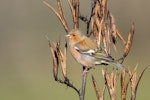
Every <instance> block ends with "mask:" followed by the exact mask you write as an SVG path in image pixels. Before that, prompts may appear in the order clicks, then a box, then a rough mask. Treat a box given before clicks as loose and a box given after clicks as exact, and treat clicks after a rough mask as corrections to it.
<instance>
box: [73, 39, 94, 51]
mask: <svg viewBox="0 0 150 100" xmlns="http://www.w3.org/2000/svg"><path fill="white" fill-rule="evenodd" d="M83 45H84V46H83ZM75 46H76V47H77V48H79V49H80V50H81V51H83V52H86V51H89V50H91V49H92V50H96V49H97V47H96V44H95V43H94V42H93V41H92V40H91V39H90V38H88V37H83V38H82V39H81V40H80V41H78V43H76V45H75Z"/></svg>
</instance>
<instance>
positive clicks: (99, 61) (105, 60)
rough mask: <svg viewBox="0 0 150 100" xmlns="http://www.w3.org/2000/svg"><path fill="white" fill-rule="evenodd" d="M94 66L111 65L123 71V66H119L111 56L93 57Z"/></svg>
mask: <svg viewBox="0 0 150 100" xmlns="http://www.w3.org/2000/svg"><path fill="white" fill-rule="evenodd" d="M94 58H96V59H95V65H112V66H114V67H117V68H119V69H121V70H122V69H123V68H124V66H123V65H122V64H120V63H119V62H118V61H116V60H115V59H114V58H112V57H111V56H106V55H95V56H94Z"/></svg>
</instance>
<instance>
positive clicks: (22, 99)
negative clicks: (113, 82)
mask: <svg viewBox="0 0 150 100" xmlns="http://www.w3.org/2000/svg"><path fill="white" fill-rule="evenodd" d="M47 1H48V2H49V3H51V4H52V5H53V6H54V7H56V1H55V0H47ZM90 2H91V0H86V1H85V0H81V4H80V7H81V13H82V14H83V13H84V14H85V15H87V16H88V14H89V12H90ZM62 4H63V7H64V10H65V14H66V18H67V20H68V22H69V26H70V27H72V20H71V16H70V15H69V14H70V10H68V3H67V0H62ZM109 8H110V11H111V12H112V13H113V15H114V17H115V19H116V23H117V25H118V28H119V30H120V32H121V33H122V34H124V36H125V37H126V38H127V35H128V32H129V28H130V26H131V24H132V22H135V28H136V30H135V36H134V41H133V46H132V49H131V52H130V53H129V55H128V56H127V58H126V60H125V62H124V65H128V66H130V67H131V68H132V69H133V68H134V67H135V66H136V64H137V63H138V65H139V67H138V73H139V72H141V71H142V69H144V68H145V67H147V66H149V65H150V60H149V57H150V53H149V51H150V45H149V43H150V39H149V37H150V33H149V31H150V26H149V24H150V19H149V18H150V13H149V9H150V1H149V0H143V1H142V0H109ZM80 26H81V29H82V30H83V31H84V30H85V25H84V24H83V23H82V22H81V24H80ZM45 35H48V36H49V38H50V39H51V41H56V40H58V39H59V38H61V41H62V42H63V41H64V35H65V31H64V29H63V27H62V25H61V24H60V22H59V20H58V19H57V18H56V17H55V15H54V14H53V13H52V12H51V11H50V10H49V8H48V7H47V6H45V5H44V4H43V2H42V0H0V100H52V99H55V100H60V99H63V100H69V99H71V100H78V95H77V94H76V93H75V92H74V91H73V90H72V89H70V88H67V87H66V86H64V85H61V84H58V83H56V82H55V81H54V80H53V75H52V59H51V54H50V51H49V46H48V42H47V40H46V38H45ZM118 42H119V40H118ZM62 45H63V44H62ZM118 51H119V49H118ZM67 66H68V76H69V78H70V79H71V81H72V82H73V83H74V84H75V85H76V86H77V87H78V88H81V75H82V73H81V69H82V68H81V67H80V65H79V64H77V63H76V62H75V60H74V59H72V57H71V56H70V54H69V53H68V63H67ZM92 74H93V75H94V76H95V78H96V80H97V82H98V84H99V87H100V89H102V87H103V81H102V80H103V79H102V75H101V68H100V67H99V68H96V69H95V70H92V71H91V72H90V73H89V77H88V80H87V82H88V83H87V91H86V96H85V99H86V100H91V99H93V100H96V95H95V92H94V89H93V86H92V82H91V75H92ZM149 75H150V73H149V69H148V70H147V71H146V72H145V74H144V76H143V78H142V80H141V82H140V84H139V88H138V91H137V100H141V99H143V100H148V99H150V95H149V94H150V93H149V90H150V86H149V84H150V79H149V78H148V77H149ZM60 77H62V75H60ZM118 88H119V80H118ZM129 90H130V88H129ZM119 94H120V91H118V93H117V97H118V100H119V98H120V95H119ZM106 95H107V94H106ZM107 98H109V97H107Z"/></svg>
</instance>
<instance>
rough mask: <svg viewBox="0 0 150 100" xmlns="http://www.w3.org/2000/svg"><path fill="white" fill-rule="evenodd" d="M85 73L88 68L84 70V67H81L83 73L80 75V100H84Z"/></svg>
mask: <svg viewBox="0 0 150 100" xmlns="http://www.w3.org/2000/svg"><path fill="white" fill-rule="evenodd" d="M87 73H88V68H86V67H84V66H83V73H82V91H81V94H80V100H84V95H85V88H86V79H87Z"/></svg>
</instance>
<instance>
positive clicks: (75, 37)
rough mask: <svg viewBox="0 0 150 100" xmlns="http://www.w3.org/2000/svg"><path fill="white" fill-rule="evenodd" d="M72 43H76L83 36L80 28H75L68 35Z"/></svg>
mask: <svg viewBox="0 0 150 100" xmlns="http://www.w3.org/2000/svg"><path fill="white" fill-rule="evenodd" d="M66 37H67V38H69V41H70V42H71V43H76V42H78V41H79V40H80V39H81V38H82V32H81V31H80V30H78V29H73V30H71V31H70V32H69V34H68V35H66Z"/></svg>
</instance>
